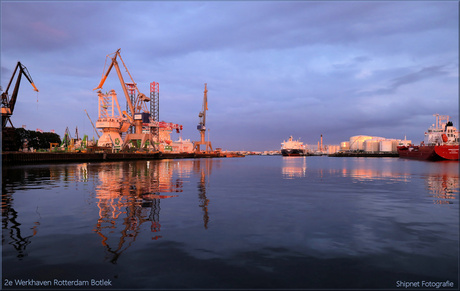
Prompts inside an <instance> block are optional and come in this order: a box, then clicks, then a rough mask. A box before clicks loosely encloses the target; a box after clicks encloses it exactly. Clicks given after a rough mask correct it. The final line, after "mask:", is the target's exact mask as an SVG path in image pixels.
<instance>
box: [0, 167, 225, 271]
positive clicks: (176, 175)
mask: <svg viewBox="0 0 460 291" xmlns="http://www.w3.org/2000/svg"><path fill="white" fill-rule="evenodd" d="M216 164H217V165H218V164H219V163H218V162H217V163H216V162H214V165H216ZM212 165H213V163H212V161H210V160H209V159H204V160H199V159H197V160H180V161H177V160H162V161H130V162H113V163H96V164H92V163H81V164H72V165H45V166H32V167H30V168H27V167H10V168H7V169H6V170H3V171H2V173H3V182H2V229H3V233H4V238H5V237H9V242H8V244H11V245H12V246H13V247H14V248H15V249H16V250H17V252H18V254H17V257H19V258H21V257H23V256H26V248H27V246H28V245H30V244H31V241H32V237H34V236H35V235H36V234H37V231H38V227H39V226H40V222H39V221H38V220H36V221H34V222H33V223H32V225H31V226H26V225H25V224H23V223H21V222H20V219H19V218H18V217H20V216H21V214H23V215H25V216H27V218H26V219H30V216H31V215H30V213H25V212H22V213H21V214H20V213H18V212H17V211H16V210H15V209H14V207H13V206H14V204H15V202H14V199H13V197H14V193H16V192H17V191H20V190H33V189H37V190H45V191H46V190H49V189H52V188H54V187H57V188H59V187H61V190H59V191H62V192H63V193H66V192H64V191H65V189H62V188H69V187H72V186H74V187H75V188H76V189H75V190H77V193H81V190H82V189H81V188H84V189H85V190H86V192H88V191H89V193H87V197H86V199H85V201H86V203H87V205H89V207H92V205H94V206H95V207H97V212H96V213H97V219H96V221H94V224H93V225H92V227H91V230H92V231H93V233H96V234H97V235H98V236H100V238H101V245H102V246H103V247H104V248H105V250H106V259H107V260H108V261H110V262H112V263H116V262H117V260H118V258H119V257H120V255H121V254H122V253H123V252H125V251H126V249H128V248H129V247H130V246H131V245H132V244H133V243H134V242H135V241H136V239H138V237H139V236H140V235H142V236H146V235H147V236H149V235H148V234H149V233H150V239H151V240H159V239H161V238H162V235H161V223H160V212H161V201H162V200H164V199H174V198H177V197H179V193H183V192H184V189H183V188H184V187H183V186H184V180H187V179H189V178H190V177H191V175H197V176H198V177H199V179H198V180H199V182H198V187H197V188H198V189H197V190H198V191H197V192H198V206H199V207H200V208H201V209H202V211H203V215H202V216H203V227H204V228H205V229H207V228H208V224H209V221H210V217H209V213H208V207H209V203H210V200H209V198H208V193H207V190H206V188H207V183H208V180H209V179H208V176H209V175H210V173H211V170H212ZM91 184H92V185H91ZM85 185H90V187H87V186H85ZM28 193H31V192H28ZM69 193H70V192H69ZM66 195H69V196H65V197H67V198H64V199H68V198H70V197H71V196H70V195H71V194H66ZM37 203H38V202H37ZM37 211H38V206H37ZM77 211H78V213H72V215H81V212H80V211H81V209H78V210H77ZM37 214H38V216H39V213H37ZM25 228H29V229H31V233H30V234H25V233H24V229H25ZM143 239H145V238H143Z"/></svg>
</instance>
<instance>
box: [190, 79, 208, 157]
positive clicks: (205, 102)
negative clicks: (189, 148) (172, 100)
mask: <svg viewBox="0 0 460 291" xmlns="http://www.w3.org/2000/svg"><path fill="white" fill-rule="evenodd" d="M206 111H208V89H207V84H206V83H205V84H204V95H203V107H202V110H201V112H200V113H199V114H198V117H199V118H200V122H199V123H198V126H197V129H198V131H199V132H200V141H195V142H194V143H193V147H194V149H195V151H197V152H200V151H201V145H205V146H206V150H205V151H206V153H209V152H210V151H212V146H211V142H210V141H205V135H206Z"/></svg>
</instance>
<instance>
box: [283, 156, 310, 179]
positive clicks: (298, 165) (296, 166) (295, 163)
mask: <svg viewBox="0 0 460 291" xmlns="http://www.w3.org/2000/svg"><path fill="white" fill-rule="evenodd" d="M282 159H283V166H282V168H281V169H282V173H283V177H284V178H285V179H294V178H302V177H305V173H306V170H307V159H306V157H305V156H303V157H282Z"/></svg>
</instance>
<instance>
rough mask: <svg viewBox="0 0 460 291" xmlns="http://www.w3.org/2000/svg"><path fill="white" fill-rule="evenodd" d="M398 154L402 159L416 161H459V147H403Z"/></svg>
mask: <svg viewBox="0 0 460 291" xmlns="http://www.w3.org/2000/svg"><path fill="white" fill-rule="evenodd" d="M398 154H399V157H400V158H406V159H416V160H431V161H439V160H456V161H458V160H459V155H458V145H439V146H435V145H433V146H401V147H398Z"/></svg>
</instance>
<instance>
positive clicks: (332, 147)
mask: <svg viewBox="0 0 460 291" xmlns="http://www.w3.org/2000/svg"><path fill="white" fill-rule="evenodd" d="M339 150H340V146H338V145H330V146H328V147H327V153H328V154H329V155H331V154H335V153H336V152H338V151H339Z"/></svg>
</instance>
